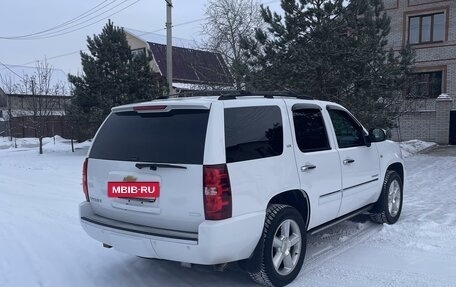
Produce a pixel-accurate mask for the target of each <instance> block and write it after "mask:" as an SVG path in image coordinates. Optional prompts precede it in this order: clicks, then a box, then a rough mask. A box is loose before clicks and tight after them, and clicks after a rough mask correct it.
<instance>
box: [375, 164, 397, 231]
mask: <svg viewBox="0 0 456 287" xmlns="http://www.w3.org/2000/svg"><path fill="white" fill-rule="evenodd" d="M402 189H403V185H402V179H401V177H400V176H399V174H398V173H397V172H395V171H392V170H388V171H387V172H386V174H385V179H384V181H383V187H382V193H381V194H380V198H379V199H378V201H377V203H376V205H375V206H374V212H373V213H372V214H371V220H372V221H373V222H376V223H387V224H394V223H396V221H397V220H398V219H399V216H400V215H401V211H402V202H403V190H402Z"/></svg>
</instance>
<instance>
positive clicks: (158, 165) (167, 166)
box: [135, 163, 187, 170]
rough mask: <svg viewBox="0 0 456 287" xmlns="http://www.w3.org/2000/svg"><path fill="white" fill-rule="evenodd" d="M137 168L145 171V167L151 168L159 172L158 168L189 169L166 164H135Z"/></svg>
mask: <svg viewBox="0 0 456 287" xmlns="http://www.w3.org/2000/svg"><path fill="white" fill-rule="evenodd" d="M135 166H136V168H139V169H143V168H145V167H148V168H150V169H151V170H157V168H179V169H187V167H186V166H182V165H175V164H166V163H137V164H135Z"/></svg>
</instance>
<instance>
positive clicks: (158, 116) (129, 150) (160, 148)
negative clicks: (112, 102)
mask: <svg viewBox="0 0 456 287" xmlns="http://www.w3.org/2000/svg"><path fill="white" fill-rule="evenodd" d="M208 117H209V110H179V109H177V110H171V111H170V112H163V113H137V112H120V113H113V114H111V115H110V116H109V118H108V119H107V120H106V122H105V123H104V124H103V126H102V128H101V129H100V131H99V132H98V134H97V136H96V138H95V141H94V143H93V145H92V149H91V151H90V155H89V157H90V158H95V159H107V160H119V161H136V162H155V163H182V164H202V163H203V156H204V142H205V139H206V129H207V121H208Z"/></svg>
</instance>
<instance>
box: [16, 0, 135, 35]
mask: <svg viewBox="0 0 456 287" xmlns="http://www.w3.org/2000/svg"><path fill="white" fill-rule="evenodd" d="M128 1H130V0H124V1H122V2H120V3H119V4H117V5H115V6H114V7H111V8H110V9H108V10H106V11H104V12H102V13H100V14H98V15H95V16H93V17H91V18H89V19H87V20H85V21H84V22H81V23H78V24H75V25H72V26H69V27H66V28H63V29H60V30H57V31H54V32H50V33H45V34H43V35H40V36H37V37H30V38H26V39H24V40H41V39H48V38H54V37H58V36H62V35H66V34H70V33H72V32H75V31H79V30H82V29H84V28H86V27H89V26H92V25H94V24H96V23H98V22H101V21H103V20H106V19H108V18H109V17H111V16H113V15H115V14H118V13H120V12H122V11H123V10H125V9H127V8H129V7H130V6H133V5H134V4H136V3H138V2H139V1H140V0H136V1H135V2H133V3H131V4H130V5H127V6H125V7H123V8H121V9H119V10H118V11H116V12H114V13H112V14H110V15H108V16H103V18H101V19H98V20H97V21H94V22H91V23H89V24H87V25H84V26H81V27H78V26H80V25H83V24H85V23H87V22H89V21H91V20H94V19H96V18H98V17H99V16H101V15H103V14H106V13H108V12H110V11H112V10H114V9H116V8H117V7H119V6H121V5H122V4H125V3H126V2H128ZM75 27H78V28H75ZM71 28H75V29H72V30H69V29H71ZM67 30H69V31H67ZM64 31H66V32H64Z"/></svg>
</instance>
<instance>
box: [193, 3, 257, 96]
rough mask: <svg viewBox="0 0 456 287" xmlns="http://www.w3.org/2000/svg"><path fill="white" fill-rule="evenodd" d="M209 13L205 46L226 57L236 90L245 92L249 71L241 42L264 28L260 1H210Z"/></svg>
mask: <svg viewBox="0 0 456 287" xmlns="http://www.w3.org/2000/svg"><path fill="white" fill-rule="evenodd" d="M205 14H206V16H207V20H206V23H205V24H203V26H202V33H203V34H204V35H205V36H206V37H207V39H206V40H204V42H203V46H204V47H205V48H206V49H208V50H210V51H213V52H218V53H220V54H221V55H222V56H223V58H224V60H225V62H226V63H227V64H228V66H229V69H230V72H231V74H232V76H233V78H234V83H235V85H236V88H237V89H241V88H243V87H244V83H245V81H244V77H245V73H246V69H247V66H246V58H245V55H244V54H243V51H242V49H241V39H242V38H247V37H253V35H254V33H255V29H256V28H259V27H261V26H262V25H263V20H262V17H261V7H260V4H259V2H258V1H257V0H209V1H208V4H207V6H206V11H205Z"/></svg>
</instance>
